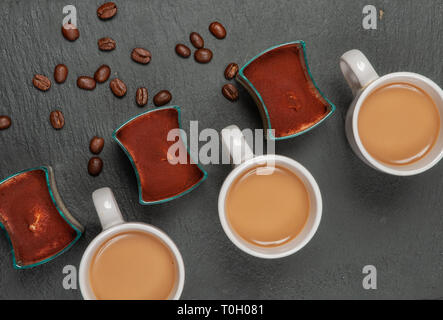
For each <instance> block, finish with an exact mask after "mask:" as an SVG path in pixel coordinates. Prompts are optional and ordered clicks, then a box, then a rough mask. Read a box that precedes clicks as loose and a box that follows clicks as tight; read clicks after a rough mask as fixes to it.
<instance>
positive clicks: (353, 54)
mask: <svg viewBox="0 0 443 320" xmlns="http://www.w3.org/2000/svg"><path fill="white" fill-rule="evenodd" d="M340 69H341V71H342V72H343V76H344V77H345V79H346V81H347V82H348V84H349V86H350V87H351V89H352V93H353V94H354V97H355V98H354V101H353V102H352V104H351V106H350V107H349V109H348V113H347V115H346V125H345V128H346V136H347V138H348V141H349V144H350V145H351V148H352V149H353V150H354V152H355V154H356V155H357V156H358V157H359V158H360V159H361V160H363V162H365V163H366V164H367V165H369V166H370V167H372V168H374V169H377V170H379V171H382V172H385V173H389V174H392V175H396V176H410V175H415V174H419V173H422V172H424V171H426V170H428V169H430V168H432V167H433V166H434V165H436V164H437V163H438V162H439V161H440V160H441V158H442V157H443V131H442V130H440V133H439V137H438V138H437V141H436V142H435V144H434V146H433V148H432V149H431V150H430V151H429V153H428V154H427V155H426V156H424V157H423V158H422V159H420V160H418V161H416V162H413V163H410V164H407V165H402V166H395V165H389V164H386V163H382V162H380V161H378V160H376V159H374V158H373V157H372V156H371V155H370V154H369V153H368V152H367V150H366V149H365V147H364V146H363V144H362V142H361V139H360V136H359V133H358V115H359V112H360V108H361V106H362V104H363V102H364V101H365V99H366V98H367V97H368V95H370V94H371V93H372V92H373V91H374V90H376V89H378V88H380V87H382V86H384V85H387V84H389V83H398V82H404V83H410V84H412V85H415V86H417V87H419V88H421V89H422V90H424V91H425V92H426V93H427V94H428V95H429V96H430V97H431V98H432V100H434V102H435V104H436V105H437V107H438V109H439V112H440V123H443V91H442V89H441V88H440V87H439V86H438V85H437V84H436V83H434V82H433V81H432V80H430V79H428V78H426V77H424V76H422V75H419V74H416V73H412V72H395V73H389V74H387V75H384V76H382V77H379V76H378V74H377V73H376V72H375V70H374V68H373V67H372V65H371V63H370V62H369V61H368V59H367V58H366V56H365V55H364V54H363V53H362V52H361V51H359V50H356V49H354V50H350V51H348V52H346V53H345V54H343V56H342V57H341V58H340Z"/></svg>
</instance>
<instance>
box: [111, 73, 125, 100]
mask: <svg viewBox="0 0 443 320" xmlns="http://www.w3.org/2000/svg"><path fill="white" fill-rule="evenodd" d="M109 87H110V88H111V90H112V93H114V94H115V95H116V96H117V97H119V98H120V97H123V96H124V95H125V94H126V91H127V88H126V85H125V83H124V82H123V81H121V80H120V79H118V78H115V79H113V80H112V81H111V82H110V83H109Z"/></svg>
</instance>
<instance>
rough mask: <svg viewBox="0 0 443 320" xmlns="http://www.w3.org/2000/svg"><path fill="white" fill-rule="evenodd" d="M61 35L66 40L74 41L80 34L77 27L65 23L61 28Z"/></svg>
mask: <svg viewBox="0 0 443 320" xmlns="http://www.w3.org/2000/svg"><path fill="white" fill-rule="evenodd" d="M62 34H63V37H65V39H66V40H69V41H75V40H77V39H78V37H79V36H80V32H79V31H78V29H77V27H76V26H75V25H73V24H72V23H66V24H64V25H63V26H62Z"/></svg>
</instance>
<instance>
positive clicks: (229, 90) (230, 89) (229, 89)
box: [222, 83, 238, 101]
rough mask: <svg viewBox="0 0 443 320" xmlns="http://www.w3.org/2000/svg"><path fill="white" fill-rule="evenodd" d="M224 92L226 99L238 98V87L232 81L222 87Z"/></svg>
mask: <svg viewBox="0 0 443 320" xmlns="http://www.w3.org/2000/svg"><path fill="white" fill-rule="evenodd" d="M222 93H223V95H224V96H225V98H226V99H228V100H230V101H235V100H237V99H238V89H237V87H236V86H234V85H233V84H231V83H227V84H225V85H224V86H223V88H222Z"/></svg>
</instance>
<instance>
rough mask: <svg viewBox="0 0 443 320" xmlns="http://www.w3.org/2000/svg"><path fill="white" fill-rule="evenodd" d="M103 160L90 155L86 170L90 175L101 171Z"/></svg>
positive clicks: (95, 174)
mask: <svg viewBox="0 0 443 320" xmlns="http://www.w3.org/2000/svg"><path fill="white" fill-rule="evenodd" d="M102 169H103V160H102V159H101V158H99V157H92V158H91V159H89V162H88V172H89V174H90V175H91V176H93V177H95V176H98V175H99V174H100V172H102Z"/></svg>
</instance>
